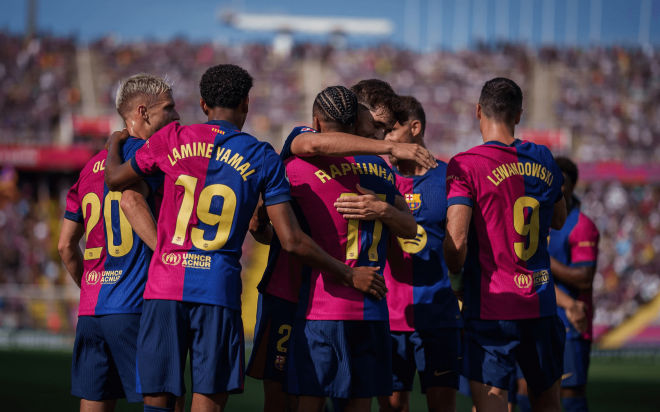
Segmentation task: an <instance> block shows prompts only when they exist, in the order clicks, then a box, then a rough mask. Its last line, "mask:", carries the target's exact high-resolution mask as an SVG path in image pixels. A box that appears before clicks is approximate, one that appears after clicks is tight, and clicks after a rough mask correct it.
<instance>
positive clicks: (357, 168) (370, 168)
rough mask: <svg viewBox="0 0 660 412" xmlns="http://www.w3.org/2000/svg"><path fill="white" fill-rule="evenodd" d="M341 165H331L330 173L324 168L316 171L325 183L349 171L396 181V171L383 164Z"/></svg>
mask: <svg viewBox="0 0 660 412" xmlns="http://www.w3.org/2000/svg"><path fill="white" fill-rule="evenodd" d="M339 167H341V170H339ZM339 167H337V166H336V165H334V164H331V165H330V174H328V173H327V172H326V171H325V170H324V169H320V168H319V170H317V171H316V172H314V174H315V175H316V177H318V178H319V179H320V180H321V183H325V182H327V181H328V180H332V179H334V178H335V177H336V176H346V175H347V174H348V173H350V172H351V171H352V172H353V174H355V175H356V174H358V173H359V174H361V175H375V176H379V177H381V178H383V179H385V180H387V181H389V182H390V183H392V184H393V185H394V184H395V181H394V173H392V172H391V171H389V170H387V169H385V168H384V167H383V166H381V165H378V164H375V163H340V164H339Z"/></svg>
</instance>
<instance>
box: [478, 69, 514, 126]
mask: <svg viewBox="0 0 660 412" xmlns="http://www.w3.org/2000/svg"><path fill="white" fill-rule="evenodd" d="M522 102H523V95H522V90H520V87H518V85H517V84H516V82H514V81H513V80H510V79H506V78H504V77H497V78H495V79H493V80H489V81H487V82H486V84H484V87H483V89H481V97H479V104H480V105H481V111H482V113H483V114H484V115H485V116H486V117H488V118H490V119H493V120H495V121H498V122H503V123H507V124H511V123H515V121H516V116H518V113H520V111H521V110H522Z"/></svg>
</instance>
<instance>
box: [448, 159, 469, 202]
mask: <svg viewBox="0 0 660 412" xmlns="http://www.w3.org/2000/svg"><path fill="white" fill-rule="evenodd" d="M474 201H475V198H474V190H473V188H472V177H471V176H470V172H469V170H468V167H467V165H466V164H465V160H464V158H457V157H456V156H454V157H453V158H452V159H451V160H450V161H449V165H447V207H449V206H453V205H466V206H470V207H473V206H474Z"/></svg>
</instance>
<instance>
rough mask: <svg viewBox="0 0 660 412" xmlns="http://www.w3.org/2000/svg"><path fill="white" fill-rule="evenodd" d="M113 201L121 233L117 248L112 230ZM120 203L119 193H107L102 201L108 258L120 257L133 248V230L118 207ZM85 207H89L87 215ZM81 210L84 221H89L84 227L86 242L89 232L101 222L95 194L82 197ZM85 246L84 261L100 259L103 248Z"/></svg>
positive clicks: (98, 201) (91, 193) (99, 208)
mask: <svg viewBox="0 0 660 412" xmlns="http://www.w3.org/2000/svg"><path fill="white" fill-rule="evenodd" d="M114 201H116V202H117V209H119V231H120V233H121V244H120V245H119V246H116V245H115V233H114V231H113V230H112V202H114ZM120 201H121V192H108V194H107V195H106V196H105V200H104V201H103V203H104V204H103V218H104V219H103V220H104V221H105V232H106V236H107V241H108V253H109V254H110V256H114V257H122V256H124V255H126V254H127V253H128V252H130V251H131V249H132V248H133V228H132V227H131V224H130V223H128V219H126V215H124V211H123V210H121V207H119V202H120ZM87 206H91V207H90V211H89V213H87ZM82 210H83V217H84V218H85V219H87V216H89V220H87V225H86V226H85V241H87V240H88V239H89V234H90V232H91V231H92V229H94V227H95V226H96V225H97V224H98V223H99V220H101V200H100V199H99V197H98V195H97V194H96V193H94V192H90V193H87V194H86V195H85V196H84V197H83V200H82ZM85 246H86V248H85V253H84V259H85V260H93V259H98V258H100V257H101V252H102V251H103V246H101V247H87V246H89V245H87V244H86V245H85Z"/></svg>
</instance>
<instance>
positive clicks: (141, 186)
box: [119, 181, 158, 250]
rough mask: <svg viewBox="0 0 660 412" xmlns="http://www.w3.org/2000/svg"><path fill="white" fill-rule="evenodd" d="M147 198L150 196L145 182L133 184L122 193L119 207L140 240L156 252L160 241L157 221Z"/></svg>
mask: <svg viewBox="0 0 660 412" xmlns="http://www.w3.org/2000/svg"><path fill="white" fill-rule="evenodd" d="M147 196H149V186H147V184H146V183H145V182H144V181H139V182H136V183H133V184H132V185H131V186H130V187H128V188H127V189H125V190H124V191H123V192H122V195H121V201H120V202H119V206H120V207H121V210H123V211H124V215H126V219H128V223H130V224H131V226H132V227H133V230H134V231H135V233H137V235H138V236H139V237H140V239H142V241H143V242H144V243H146V244H147V246H149V248H150V249H151V250H156V243H157V239H158V236H157V229H156V220H155V219H154V216H153V215H152V214H151V209H149V205H148V204H147V200H146V199H147Z"/></svg>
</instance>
